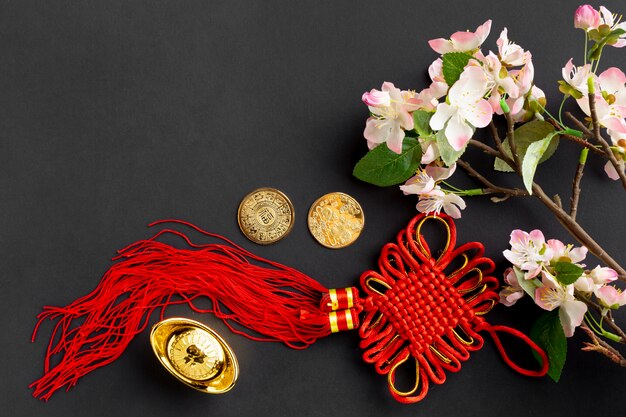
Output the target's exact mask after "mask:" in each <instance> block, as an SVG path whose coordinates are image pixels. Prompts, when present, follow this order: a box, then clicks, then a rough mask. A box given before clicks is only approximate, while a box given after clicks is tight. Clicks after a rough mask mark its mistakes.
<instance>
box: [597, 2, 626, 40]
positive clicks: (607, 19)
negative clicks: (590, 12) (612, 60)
mask: <svg viewBox="0 0 626 417" xmlns="http://www.w3.org/2000/svg"><path fill="white" fill-rule="evenodd" d="M600 13H601V14H602V18H601V24H605V25H607V26H608V27H609V28H610V29H611V31H614V30H617V29H623V30H626V22H620V18H621V16H620V18H618V19H617V20H616V15H614V14H613V13H611V12H610V11H609V9H607V8H606V7H604V6H600ZM608 45H611V46H613V47H615V48H623V47H624V46H626V33H623V34H621V35H620V36H619V39H618V40H617V42H614V43H612V44H608Z"/></svg>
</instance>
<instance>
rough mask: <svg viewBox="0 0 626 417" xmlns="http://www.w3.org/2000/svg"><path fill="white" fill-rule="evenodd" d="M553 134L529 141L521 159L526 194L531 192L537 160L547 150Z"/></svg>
mask: <svg viewBox="0 0 626 417" xmlns="http://www.w3.org/2000/svg"><path fill="white" fill-rule="evenodd" d="M555 134H556V133H551V134H549V135H548V136H547V137H545V138H543V139H541V140H538V141H537V142H533V143H531V144H530V145H529V146H528V149H527V150H526V155H524V160H523V161H522V179H523V180H524V185H525V186H526V190H528V194H532V193H533V178H535V172H536V171H537V165H539V161H540V160H541V158H543V155H544V154H545V153H546V151H547V150H548V147H549V146H550V142H551V141H552V138H553V137H554V136H555Z"/></svg>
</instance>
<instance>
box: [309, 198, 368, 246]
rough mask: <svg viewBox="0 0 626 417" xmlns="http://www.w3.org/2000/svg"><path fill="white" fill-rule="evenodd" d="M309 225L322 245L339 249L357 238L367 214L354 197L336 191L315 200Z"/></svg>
mask: <svg viewBox="0 0 626 417" xmlns="http://www.w3.org/2000/svg"><path fill="white" fill-rule="evenodd" d="M308 225H309V231H310V232H311V234H312V235H313V237H314V238H315V240H317V241H318V242H319V243H320V244H321V245H322V246H325V247H327V248H331V249H339V248H345V247H346V246H349V245H351V244H352V243H354V241H355V240H357V238H358V237H359V235H360V234H361V231H362V230H363V226H365V216H364V215H363V209H362V208H361V205H360V204H359V203H358V202H357V201H356V200H355V199H354V198H352V197H350V196H349V195H348V194H344V193H339V192H335V193H330V194H326V195H324V196H322V197H320V198H318V199H317V200H315V202H314V203H313V205H312V206H311V209H310V210H309V217H308Z"/></svg>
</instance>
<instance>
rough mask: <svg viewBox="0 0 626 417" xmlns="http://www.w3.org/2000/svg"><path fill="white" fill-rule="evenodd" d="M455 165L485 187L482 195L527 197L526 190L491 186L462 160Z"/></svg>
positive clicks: (491, 184)
mask: <svg viewBox="0 0 626 417" xmlns="http://www.w3.org/2000/svg"><path fill="white" fill-rule="evenodd" d="M485 146H487V145H485ZM487 147H488V146H487ZM494 151H495V150H494ZM456 163H457V164H458V165H459V166H460V167H461V168H463V169H464V170H465V171H467V173H468V174H469V175H470V176H472V177H474V178H476V179H477V180H478V181H480V182H481V183H482V184H483V185H484V186H485V187H486V188H483V194H504V195H505V196H509V197H522V196H528V192H526V190H522V189H519V188H507V187H500V186H497V185H495V184H493V183H492V182H491V181H489V180H488V179H487V178H485V177H484V176H483V175H481V174H480V173H479V172H478V171H476V170H475V169H474V168H472V166H471V165H470V164H468V163H467V162H465V161H463V160H462V159H459V160H457V161H456Z"/></svg>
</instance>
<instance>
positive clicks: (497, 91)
mask: <svg viewBox="0 0 626 417" xmlns="http://www.w3.org/2000/svg"><path fill="white" fill-rule="evenodd" d="M476 56H477V57H478V58H479V60H480V62H482V68H483V70H484V72H485V76H486V77H487V89H488V90H491V93H490V94H489V100H488V101H489V104H490V105H491V108H492V109H493V110H494V111H495V112H496V113H497V114H502V113H503V112H502V108H501V107H500V99H501V98H502V93H506V94H507V95H508V96H510V97H516V98H517V97H519V88H518V86H517V85H516V82H515V80H514V79H513V77H512V76H511V74H510V73H509V71H507V70H506V68H503V67H502V62H500V59H499V58H498V57H497V56H496V54H494V53H493V52H489V55H487V56H484V55H482V54H481V53H477V54H476ZM474 62H476V61H472V62H471V64H472V65H473V63H474ZM476 65H478V66H481V65H480V64H478V63H476Z"/></svg>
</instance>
